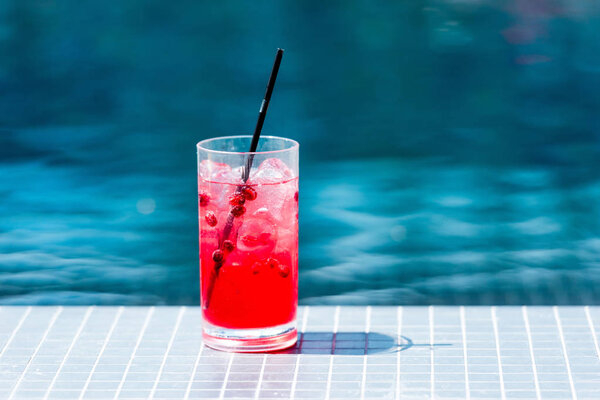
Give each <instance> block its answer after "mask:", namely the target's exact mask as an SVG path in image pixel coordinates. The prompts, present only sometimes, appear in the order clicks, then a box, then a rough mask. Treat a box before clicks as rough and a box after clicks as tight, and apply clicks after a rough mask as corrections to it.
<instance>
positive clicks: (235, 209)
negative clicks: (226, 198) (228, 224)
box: [231, 206, 246, 217]
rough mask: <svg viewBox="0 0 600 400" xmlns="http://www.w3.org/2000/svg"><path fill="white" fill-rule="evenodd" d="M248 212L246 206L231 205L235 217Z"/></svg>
mask: <svg viewBox="0 0 600 400" xmlns="http://www.w3.org/2000/svg"><path fill="white" fill-rule="evenodd" d="M245 212H246V207H244V206H233V207H231V214H232V215H233V216H234V217H241V216H242V215H244V213H245Z"/></svg>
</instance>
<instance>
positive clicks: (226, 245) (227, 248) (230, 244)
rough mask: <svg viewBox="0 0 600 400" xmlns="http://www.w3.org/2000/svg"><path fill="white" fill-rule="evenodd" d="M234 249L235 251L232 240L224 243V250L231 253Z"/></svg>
mask: <svg viewBox="0 0 600 400" xmlns="http://www.w3.org/2000/svg"><path fill="white" fill-rule="evenodd" d="M233 249H235V245H234V244H233V242H232V241H231V240H225V241H223V250H225V251H226V252H228V253H231V252H232V251H233Z"/></svg>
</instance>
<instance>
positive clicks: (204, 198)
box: [198, 192, 210, 207]
mask: <svg viewBox="0 0 600 400" xmlns="http://www.w3.org/2000/svg"><path fill="white" fill-rule="evenodd" d="M209 200H210V196H209V195H207V194H206V193H204V192H201V193H199V194H198V201H199V202H200V207H206V206H207V205H208V201H209Z"/></svg>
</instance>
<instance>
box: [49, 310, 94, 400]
mask: <svg viewBox="0 0 600 400" xmlns="http://www.w3.org/2000/svg"><path fill="white" fill-rule="evenodd" d="M95 308H96V307H95V306H91V307H88V309H87V311H86V312H85V314H84V316H83V319H82V320H81V323H80V324H79V328H77V332H75V336H73V340H71V344H70V345H69V348H68V349H67V353H66V354H65V355H64V357H63V359H62V361H61V362H60V365H59V367H58V369H57V370H56V373H55V374H54V377H53V378H52V381H51V382H50V386H48V390H46V394H45V395H44V400H46V399H47V398H48V396H49V395H50V392H51V391H52V389H53V388H54V384H55V383H56V379H57V378H58V375H59V374H60V373H61V371H62V369H63V367H64V366H65V362H66V361H67V358H68V357H69V355H70V354H71V351H72V350H73V347H75V343H76V342H77V340H79V336H81V332H83V328H84V327H85V325H86V324H87V322H88V320H89V319H90V315H91V314H92V311H93V310H94V309H95Z"/></svg>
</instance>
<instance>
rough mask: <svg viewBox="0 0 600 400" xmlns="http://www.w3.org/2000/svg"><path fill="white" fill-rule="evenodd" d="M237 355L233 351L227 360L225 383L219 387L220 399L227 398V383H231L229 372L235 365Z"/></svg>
mask: <svg viewBox="0 0 600 400" xmlns="http://www.w3.org/2000/svg"><path fill="white" fill-rule="evenodd" d="M234 357H235V353H234V352H231V354H230V356H229V361H228V362H227V370H226V371H225V377H224V378H223V384H222V385H221V389H219V400H223V399H224V398H225V389H226V388H227V384H228V383H229V374H230V373H231V366H232V365H233V358H234Z"/></svg>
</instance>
